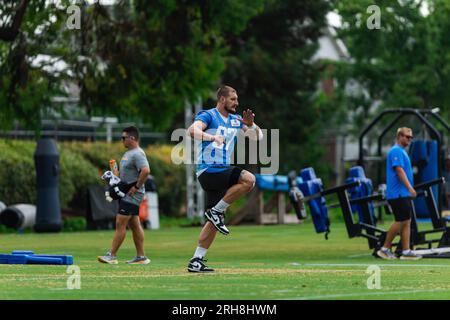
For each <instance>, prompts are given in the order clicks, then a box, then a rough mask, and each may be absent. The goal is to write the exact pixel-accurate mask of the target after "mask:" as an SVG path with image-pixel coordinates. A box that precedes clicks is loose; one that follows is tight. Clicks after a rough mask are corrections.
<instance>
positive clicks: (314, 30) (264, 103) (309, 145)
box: [223, 0, 335, 173]
mask: <svg viewBox="0 0 450 320" xmlns="http://www.w3.org/2000/svg"><path fill="white" fill-rule="evenodd" d="M329 10H330V2H329V1H313V0H311V1H295V0H289V1H270V2H269V3H268V4H267V5H266V7H265V9H264V12H263V13H262V14H260V15H258V16H256V17H254V18H253V19H252V20H250V23H249V24H248V26H247V28H246V29H245V30H244V31H243V32H242V33H241V34H240V35H239V36H237V37H229V38H228V41H229V42H230V43H231V46H232V49H231V56H230V57H229V58H228V59H227V64H226V69H225V71H224V75H223V82H224V83H229V84H231V85H233V86H234V87H236V89H237V90H238V94H239V100H240V103H241V109H242V108H247V107H249V108H251V109H252V110H253V111H254V112H255V114H256V118H255V121H256V122H257V123H258V124H260V125H261V127H263V128H273V129H280V164H281V171H282V172H284V173H286V172H287V171H289V170H292V169H295V170H298V169H300V168H303V167H306V166H314V167H315V168H316V170H319V171H321V169H325V167H323V168H321V163H320V161H318V159H320V156H321V155H322V154H323V151H324V149H323V147H321V146H320V144H319V143H318V139H319V138H320V136H321V135H322V133H323V129H324V128H325V127H326V126H327V125H330V123H331V116H332V115H333V113H334V112H335V109H333V108H330V105H329V102H330V99H329V98H327V97H326V96H325V95H324V94H323V93H321V92H320V91H319V90H318V85H319V81H320V77H321V74H322V72H321V69H320V65H318V64H315V63H313V62H312V57H313V55H314V54H315V52H316V50H317V49H318V41H317V40H318V38H319V37H320V36H321V35H322V34H323V28H324V27H325V23H326V22H325V15H326V13H327V12H328V11H329ZM321 172H322V173H323V170H322V171H321Z"/></svg>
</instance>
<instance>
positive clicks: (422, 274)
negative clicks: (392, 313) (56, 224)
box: [0, 223, 450, 300]
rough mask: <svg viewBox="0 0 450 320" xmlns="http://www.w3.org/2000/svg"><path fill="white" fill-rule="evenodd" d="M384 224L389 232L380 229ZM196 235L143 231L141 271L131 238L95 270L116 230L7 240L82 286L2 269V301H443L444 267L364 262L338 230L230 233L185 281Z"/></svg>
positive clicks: (31, 268)
mask: <svg viewBox="0 0 450 320" xmlns="http://www.w3.org/2000/svg"><path fill="white" fill-rule="evenodd" d="M384 227H386V226H384ZM199 230H200V228H199V227H195V228H181V227H174V228H165V229H162V230H158V231H146V250H147V254H148V255H149V257H150V258H151V259H152V263H151V264H150V265H147V266H141V265H138V266H136V265H133V266H129V265H126V264H125V263H124V261H125V260H128V259H129V258H131V257H132V256H133V255H134V247H133V243H132V239H131V234H128V236H127V239H126V240H125V243H124V245H123V247H122V248H121V250H120V252H119V260H120V263H119V265H116V266H111V265H105V264H100V263H98V262H97V261H96V256H97V255H100V254H103V253H104V252H105V250H106V249H108V248H109V245H110V242H111V238H112V236H113V232H112V231H108V232H81V233H60V234H33V233H29V234H22V235H19V234H6V235H5V234H3V235H0V252H1V253H9V252H11V251H12V250H25V249H26V250H34V251H35V253H41V254H44V253H46V254H51V253H52V254H71V255H73V256H74V264H75V265H77V266H79V267H80V270H81V289H79V290H68V289H67V285H66V283H67V280H68V277H69V274H67V273H66V270H67V266H43V265H41V266H39V265H0V275H1V276H0V299H176V300H181V299H205V300H206V299H208V300H212V299H448V298H450V260H446V259H423V260H420V261H414V262H412V261H408V262H405V261H401V260H397V261H394V262H386V261H382V260H380V259H375V258H373V257H372V256H371V255H370V252H369V250H368V247H367V244H366V241H365V240H364V239H348V238H347V235H346V232H345V229H344V225H343V224H342V223H334V224H333V225H332V232H331V234H330V239H329V240H328V241H326V240H325V239H324V237H323V235H318V234H316V233H315V232H314V230H313V227H312V225H311V224H310V223H306V224H303V225H285V226H234V227H231V234H230V235H229V236H228V237H225V236H221V235H218V237H217V240H216V242H215V243H214V245H213V247H212V248H211V250H210V252H209V253H208V256H207V258H208V265H209V266H211V267H213V268H215V269H216V273H214V274H191V273H188V272H187V271H186V265H187V262H188V260H189V259H190V257H191V256H192V253H193V250H194V248H195V246H196V239H197V236H198V233H199ZM373 264H376V265H378V266H379V267H380V268H381V289H379V290H377V289H372V290H370V289H368V288H367V279H368V277H369V276H370V275H369V274H367V273H366V270H367V267H368V266H369V265H373Z"/></svg>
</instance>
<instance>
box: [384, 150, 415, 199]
mask: <svg viewBox="0 0 450 320" xmlns="http://www.w3.org/2000/svg"><path fill="white" fill-rule="evenodd" d="M395 167H402V168H403V170H404V171H405V174H406V177H407V178H408V180H409V183H410V184H411V186H412V185H413V182H414V180H413V172H412V166H411V160H410V159H409V156H408V154H407V153H406V151H405V149H404V148H402V147H401V146H399V145H398V144H395V145H394V146H393V147H392V148H391V149H390V150H389V152H388V155H387V162H386V180H387V181H386V199H397V198H408V197H410V196H411V194H410V193H409V191H408V189H407V188H406V186H405V185H404V184H403V183H402V182H401V181H400V179H399V177H398V176H397V173H396V172H395Z"/></svg>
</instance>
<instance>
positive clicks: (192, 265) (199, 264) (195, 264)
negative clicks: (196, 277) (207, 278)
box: [187, 257, 214, 272]
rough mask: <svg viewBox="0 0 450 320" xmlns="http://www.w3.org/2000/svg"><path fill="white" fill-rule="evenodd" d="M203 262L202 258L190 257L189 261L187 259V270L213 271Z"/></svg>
mask: <svg viewBox="0 0 450 320" xmlns="http://www.w3.org/2000/svg"><path fill="white" fill-rule="evenodd" d="M205 262H206V260H204V259H203V258H199V257H195V258H192V259H191V261H189V264H188V268H187V269H188V271H189V272H214V269H211V268H208V267H207V266H206V264H205Z"/></svg>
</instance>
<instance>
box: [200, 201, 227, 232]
mask: <svg viewBox="0 0 450 320" xmlns="http://www.w3.org/2000/svg"><path fill="white" fill-rule="evenodd" d="M205 217H206V219H208V220H209V221H211V223H212V224H213V226H214V227H216V229H217V230H218V231H219V232H220V233H222V234H224V235H228V234H229V233H230V230H228V228H227V227H226V226H225V218H224V214H223V212H219V211H216V210H214V209H213V208H211V209H208V210H206V211H205Z"/></svg>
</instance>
